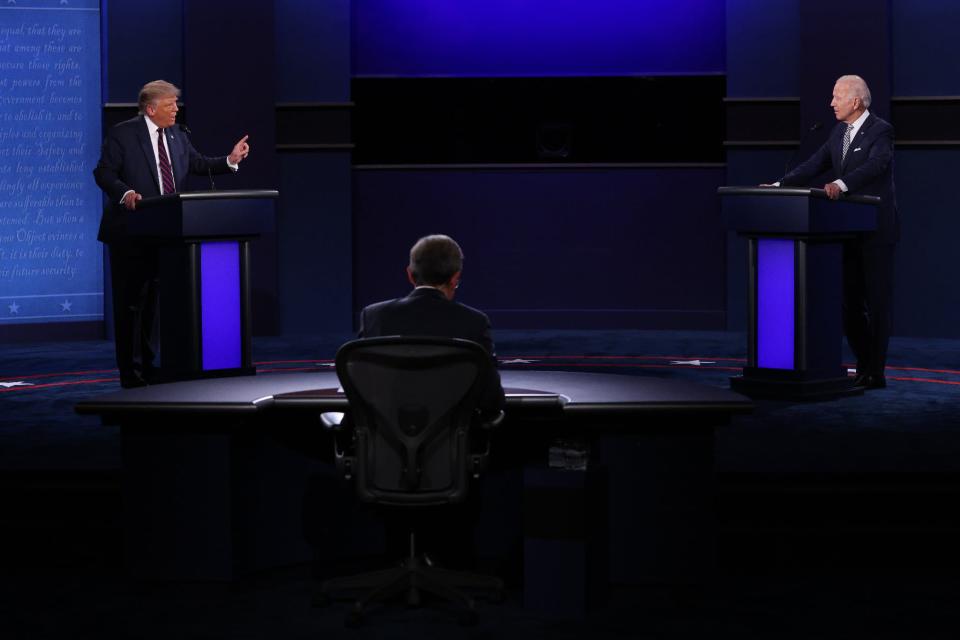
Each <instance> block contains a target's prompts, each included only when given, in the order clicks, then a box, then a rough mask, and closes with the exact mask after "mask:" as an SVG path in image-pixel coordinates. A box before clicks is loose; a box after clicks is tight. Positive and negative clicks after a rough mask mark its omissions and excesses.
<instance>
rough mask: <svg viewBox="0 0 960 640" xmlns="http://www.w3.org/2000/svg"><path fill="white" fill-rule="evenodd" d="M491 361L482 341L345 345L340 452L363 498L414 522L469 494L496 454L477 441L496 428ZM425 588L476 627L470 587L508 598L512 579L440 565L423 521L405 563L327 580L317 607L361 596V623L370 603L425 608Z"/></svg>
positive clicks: (356, 616)
mask: <svg viewBox="0 0 960 640" xmlns="http://www.w3.org/2000/svg"><path fill="white" fill-rule="evenodd" d="M491 366H492V364H491V361H490V356H489V354H487V352H486V351H485V350H484V349H483V347H481V346H480V345H478V344H476V343H474V342H470V341H467V340H459V339H453V338H427V337H396V336H394V337H384V338H369V339H364V340H354V341H352V342H348V343H347V344H345V345H343V346H342V347H341V348H340V350H339V351H338V352H337V357H336V367H337V375H338V377H339V378H340V384H341V385H342V386H343V390H344V393H345V394H346V396H347V400H348V401H349V411H348V414H347V418H346V419H345V420H344V422H343V425H342V427H341V430H340V432H339V433H337V444H336V445H335V456H336V462H337V467H338V469H340V470H341V473H342V474H343V476H344V477H345V478H347V479H351V478H352V479H353V480H354V485H355V488H356V492H357V496H358V497H359V498H360V500H362V501H365V502H371V503H376V504H378V505H386V506H389V507H391V508H393V509H394V510H395V511H403V512H404V513H405V514H406V513H409V514H410V516H411V522H414V523H415V522H416V520H417V518H416V516H417V515H418V514H417V512H418V511H419V512H420V514H421V515H422V513H423V509H424V508H425V507H435V506H438V505H448V504H455V503H460V502H463V501H464V500H465V499H466V496H467V491H468V487H469V482H470V479H471V477H478V476H479V474H480V472H481V470H482V469H483V468H484V466H485V464H486V459H487V456H488V454H489V444H488V441H487V444H486V446H484V447H481V448H479V450H477V449H478V448H477V447H476V446H475V445H476V440H477V439H478V438H477V437H476V435H477V432H482V431H483V429H482V428H480V427H487V428H489V426H490V423H486V424H481V423H480V422H478V415H477V411H476V407H477V402H478V399H479V394H480V391H481V382H480V381H481V380H483V379H484V377H483V376H484V374H485V373H489V367H491ZM502 417H503V414H502V412H501V414H500V416H499V417H498V419H497V420H496V421H495V422H499V420H500V419H502ZM471 434H473V436H472V435H471ZM472 444H473V445H474V446H471V445H472ZM421 591H426V592H428V593H432V594H434V595H436V596H440V597H441V598H444V599H446V600H448V601H450V602H453V603H456V604H459V605H461V610H460V614H459V617H460V622H461V623H462V624H474V623H475V622H476V619H477V616H476V608H475V601H474V598H473V597H472V596H471V595H470V593H477V594H486V595H488V596H491V597H492V598H493V599H497V600H498V599H501V598H502V597H503V581H502V580H500V579H499V578H494V577H488V576H481V575H476V574H471V573H465V572H460V571H450V570H446V569H441V568H439V567H437V566H434V565H433V563H432V562H431V560H430V559H429V557H428V556H425V555H419V554H418V550H417V541H416V525H415V524H414V525H412V526H411V527H410V537H409V554H408V555H407V557H406V558H405V559H404V560H403V561H402V562H401V564H400V565H399V566H398V567H395V568H392V569H387V570H383V571H375V572H371V573H365V574H360V575H355V576H348V577H340V578H333V579H331V580H327V581H325V582H323V583H322V584H321V587H320V592H319V594H318V596H317V598H316V599H315V604H317V605H322V604H323V603H324V602H325V601H327V600H328V599H329V598H330V597H332V595H333V594H336V593H344V592H346V593H350V592H353V593H356V592H360V593H361V595H359V597H357V599H356V600H355V601H354V604H353V607H352V610H351V611H350V612H349V613H348V614H347V618H346V624H347V625H348V626H356V625H359V624H360V622H361V621H362V619H363V613H364V609H365V608H366V606H367V605H368V604H370V603H372V602H378V601H384V600H387V599H388V598H391V597H392V596H398V595H401V594H402V595H404V596H405V597H406V601H407V604H408V605H411V606H416V605H419V604H420V592H421ZM468 592H469V593H468Z"/></svg>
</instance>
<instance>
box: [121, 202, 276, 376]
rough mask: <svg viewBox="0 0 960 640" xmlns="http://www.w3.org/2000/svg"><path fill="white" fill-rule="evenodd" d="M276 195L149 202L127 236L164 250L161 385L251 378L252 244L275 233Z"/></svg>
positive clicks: (139, 205)
mask: <svg viewBox="0 0 960 640" xmlns="http://www.w3.org/2000/svg"><path fill="white" fill-rule="evenodd" d="M278 196H279V193H278V192H277V191H267V190H264V191H239V190H238V191H204V192H192V193H191V192H186V193H172V194H168V195H163V196H159V197H155V198H144V199H143V200H141V201H140V202H139V203H137V215H131V216H130V217H129V218H128V221H127V235H128V237H130V238H137V239H138V240H139V241H140V242H142V243H144V244H150V245H154V246H157V248H158V254H159V263H160V264H159V269H160V308H159V321H160V378H161V381H163V382H170V381H173V380H189V379H194V378H207V377H221V376H230V375H252V374H254V373H255V368H254V366H253V362H252V360H251V350H250V347H251V343H250V336H251V313H250V241H251V240H254V239H256V238H257V237H258V236H259V235H260V233H261V232H262V231H268V230H269V229H268V227H267V225H269V224H270V221H271V220H272V216H273V210H274V201H275V200H276V199H277V197H278Z"/></svg>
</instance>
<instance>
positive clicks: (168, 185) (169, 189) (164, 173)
mask: <svg viewBox="0 0 960 640" xmlns="http://www.w3.org/2000/svg"><path fill="white" fill-rule="evenodd" d="M157 153H158V155H159V156H160V180H161V182H162V183H163V193H173V192H174V190H175V189H174V188H173V169H171V168H170V158H169V157H168V156H167V148H166V147H165V146H164V144H163V129H157Z"/></svg>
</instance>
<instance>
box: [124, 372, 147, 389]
mask: <svg viewBox="0 0 960 640" xmlns="http://www.w3.org/2000/svg"><path fill="white" fill-rule="evenodd" d="M120 386H121V387H123V388H124V389H134V388H136V387H145V386H147V381H146V380H144V379H143V378H141V377H140V376H138V375H130V376H120Z"/></svg>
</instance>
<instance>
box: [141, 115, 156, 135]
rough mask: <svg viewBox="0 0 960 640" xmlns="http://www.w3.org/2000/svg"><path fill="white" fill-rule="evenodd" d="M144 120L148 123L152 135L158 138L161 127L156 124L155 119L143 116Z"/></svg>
mask: <svg viewBox="0 0 960 640" xmlns="http://www.w3.org/2000/svg"><path fill="white" fill-rule="evenodd" d="M143 119H144V120H145V121H146V122H147V130H148V131H149V132H150V135H152V136H156V135H157V130H158V129H160V127H158V126H157V123H156V122H154V121H153V119H152V118H151V117H150V116H148V115H147V114H143Z"/></svg>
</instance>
